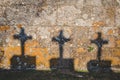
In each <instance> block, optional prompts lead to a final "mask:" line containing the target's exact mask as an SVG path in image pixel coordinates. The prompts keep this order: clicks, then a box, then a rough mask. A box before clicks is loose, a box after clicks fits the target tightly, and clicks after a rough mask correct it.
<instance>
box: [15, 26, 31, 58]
mask: <svg viewBox="0 0 120 80" xmlns="http://www.w3.org/2000/svg"><path fill="white" fill-rule="evenodd" d="M13 37H14V39H19V40H20V43H21V53H22V54H21V55H22V56H24V51H25V50H24V46H25V42H26V41H27V40H28V39H32V36H27V35H26V34H25V32H24V28H21V31H20V34H16V35H14V36H13Z"/></svg>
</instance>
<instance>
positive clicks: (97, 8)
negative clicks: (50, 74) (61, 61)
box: [0, 0, 120, 70]
mask: <svg viewBox="0 0 120 80" xmlns="http://www.w3.org/2000/svg"><path fill="white" fill-rule="evenodd" d="M119 14H120V0H0V26H1V27H2V28H1V31H0V46H1V50H2V51H4V55H3V56H2V58H1V59H2V60H1V62H0V66H1V68H6V69H9V68H10V64H11V63H10V59H11V58H12V57H13V56H14V55H20V54H21V51H20V50H21V49H20V41H19V40H15V39H14V38H13V35H14V34H17V33H19V32H20V28H19V27H20V26H21V25H22V27H24V29H25V32H26V34H27V35H31V36H32V40H27V41H26V45H25V55H29V56H36V66H37V69H49V67H50V63H49V60H50V59H52V58H58V57H59V47H58V43H56V42H52V37H55V36H57V35H58V34H59V31H60V30H63V31H64V36H65V37H67V38H70V39H71V40H70V41H69V42H66V43H65V45H64V58H73V59H74V68H75V70H86V69H87V68H86V67H87V66H86V64H87V62H88V61H90V60H92V59H96V55H97V46H96V45H95V44H91V43H90V40H91V39H95V38H96V34H97V32H102V37H103V39H106V40H109V43H108V44H106V45H104V46H103V48H102V59H104V60H111V61H112V66H120V28H119V27H120V22H119V21H120V15H119ZM5 26H9V27H10V28H9V29H8V28H7V30H6V31H4V29H3V27H5Z"/></svg>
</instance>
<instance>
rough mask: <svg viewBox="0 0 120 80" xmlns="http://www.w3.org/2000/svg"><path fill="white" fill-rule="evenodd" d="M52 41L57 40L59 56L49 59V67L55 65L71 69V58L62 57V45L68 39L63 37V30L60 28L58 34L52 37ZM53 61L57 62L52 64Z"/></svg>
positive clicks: (59, 67)
mask: <svg viewBox="0 0 120 80" xmlns="http://www.w3.org/2000/svg"><path fill="white" fill-rule="evenodd" d="M52 41H55V42H58V44H59V58H53V59H51V60H50V63H51V65H50V66H51V68H53V67H57V68H58V69H64V68H67V69H71V70H73V59H64V58H63V52H64V49H63V46H64V44H65V43H66V42H68V41H70V39H69V38H65V37H64V35H63V30H60V32H59V35H58V36H57V37H53V38H52ZM53 63H57V64H56V65H54V64H53Z"/></svg>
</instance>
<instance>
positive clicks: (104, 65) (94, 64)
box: [87, 32, 112, 72]
mask: <svg viewBox="0 0 120 80" xmlns="http://www.w3.org/2000/svg"><path fill="white" fill-rule="evenodd" d="M97 34H98V37H97V38H96V39H95V40H91V43H94V44H96V46H97V49H98V51H97V60H90V61H89V62H88V64H87V68H88V71H89V72H111V71H112V70H111V69H110V68H111V61H110V60H101V54H102V46H103V44H108V40H103V39H102V33H101V32H98V33H97Z"/></svg>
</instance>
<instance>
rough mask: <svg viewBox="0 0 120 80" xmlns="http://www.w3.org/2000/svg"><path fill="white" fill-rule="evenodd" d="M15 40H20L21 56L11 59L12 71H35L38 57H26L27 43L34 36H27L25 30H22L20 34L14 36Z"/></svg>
mask: <svg viewBox="0 0 120 80" xmlns="http://www.w3.org/2000/svg"><path fill="white" fill-rule="evenodd" d="M13 37H14V39H18V40H20V44H21V55H20V56H18V55H14V56H13V57H12V58H11V69H13V70H27V69H35V67H36V57H34V56H28V55H25V42H26V41H27V40H29V39H32V36H27V34H26V33H25V30H24V28H22V27H21V28H20V33H19V34H15V35H13Z"/></svg>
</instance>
